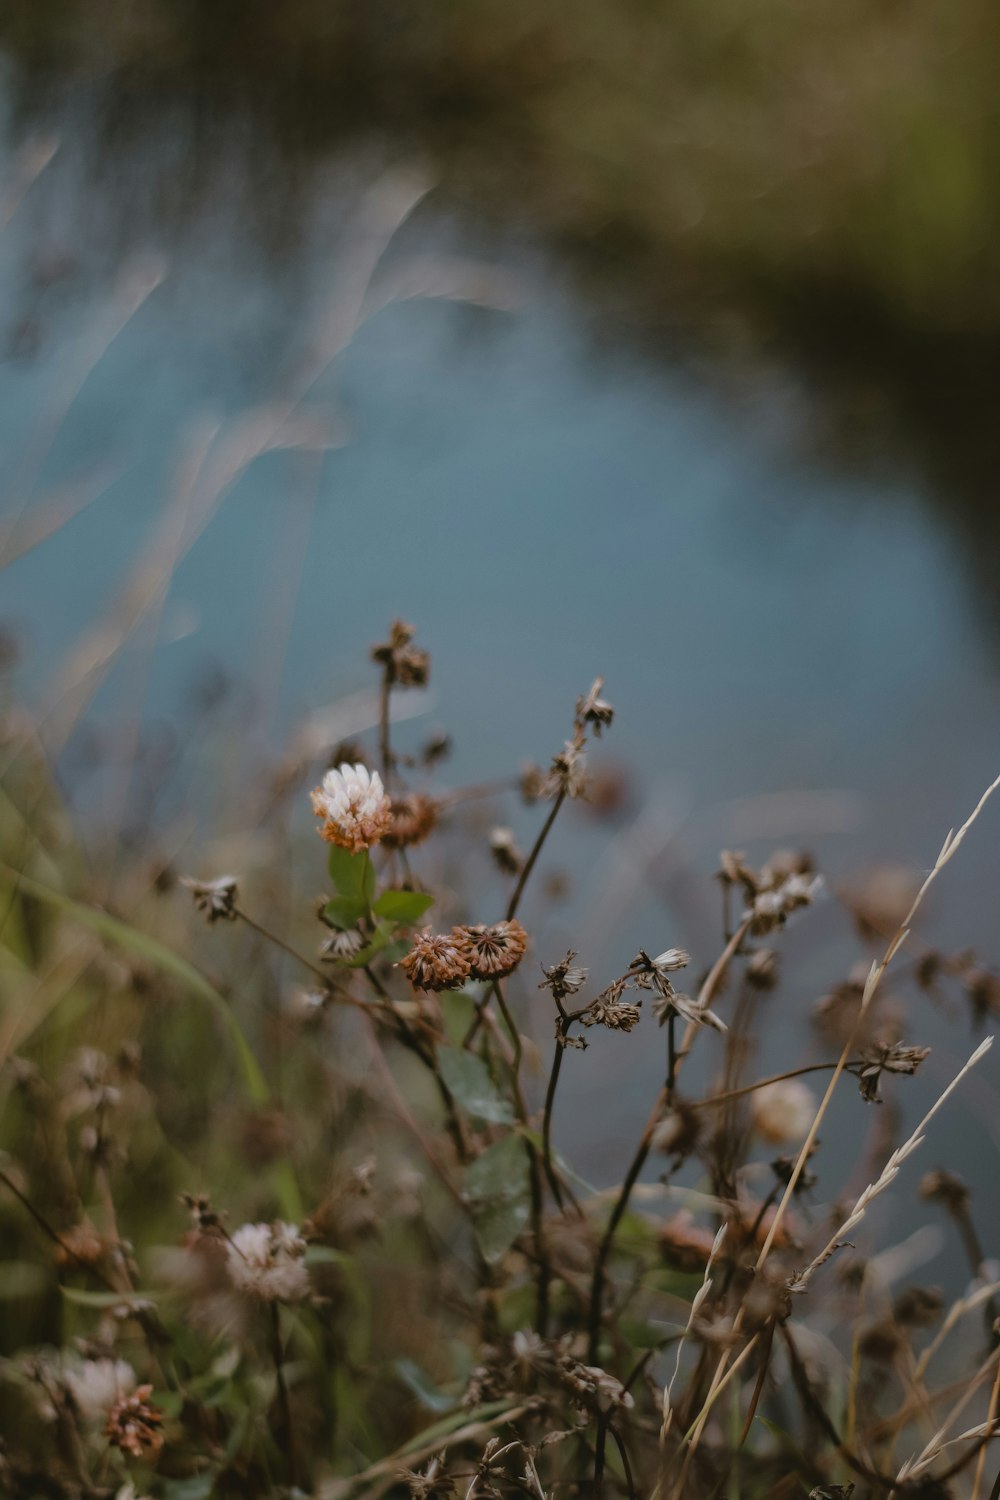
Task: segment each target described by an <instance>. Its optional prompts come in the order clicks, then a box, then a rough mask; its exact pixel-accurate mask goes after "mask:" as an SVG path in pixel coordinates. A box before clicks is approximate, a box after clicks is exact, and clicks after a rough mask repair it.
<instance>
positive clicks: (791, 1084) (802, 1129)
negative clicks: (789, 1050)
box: [750, 1078, 817, 1146]
mask: <svg viewBox="0 0 1000 1500" xmlns="http://www.w3.org/2000/svg"><path fill="white" fill-rule="evenodd" d="M816 1109H817V1102H816V1096H815V1095H814V1094H813V1091H812V1089H810V1088H807V1087H806V1085H805V1084H804V1083H802V1082H801V1081H800V1080H799V1079H798V1078H784V1079H781V1080H780V1081H779V1082H777V1083H768V1084H765V1085H764V1087H763V1088H760V1089H755V1090H754V1092H753V1094H752V1095H751V1103H750V1113H751V1115H752V1117H753V1123H754V1127H755V1129H756V1131H757V1134H758V1135H759V1136H760V1137H761V1138H762V1140H765V1141H767V1143H768V1145H771V1146H780V1145H782V1144H784V1143H785V1142H786V1141H801V1140H804V1139H805V1137H806V1136H807V1135H808V1133H809V1127H810V1125H811V1124H812V1122H813V1120H814V1119H815V1117H816Z"/></svg>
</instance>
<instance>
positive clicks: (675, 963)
mask: <svg viewBox="0 0 1000 1500" xmlns="http://www.w3.org/2000/svg"><path fill="white" fill-rule="evenodd" d="M689 962H690V958H689V956H688V954H686V953H685V952H684V949H683V948H667V949H666V950H665V952H663V953H661V954H659V955H658V957H656V958H650V956H649V954H648V953H647V952H646V950H645V949H644V948H640V949H639V952H638V953H637V954H636V956H635V958H633V960H632V962H631V964H630V965H629V973H630V975H631V977H632V982H633V984H635V985H637V986H638V987H639V989H643V990H648V989H654V990H656V991H657V998H656V999H655V1000H654V1001H653V1015H654V1016H655V1017H656V1019H657V1020H658V1021H659V1023H660V1025H661V1026H662V1025H663V1024H664V1022H665V1021H668V1020H669V1019H670V1017H671V1016H672V1015H678V1016H680V1017H681V1018H682V1019H683V1020H685V1021H688V1022H690V1023H691V1024H693V1025H695V1026H712V1027H714V1029H715V1030H716V1031H728V1030H729V1028H728V1026H727V1025H726V1023H725V1021H723V1020H720V1018H719V1017H718V1016H717V1015H716V1014H715V1012H714V1011H712V1010H709V1008H708V1006H707V1005H704V1004H701V1003H700V1002H699V1001H698V1000H692V998H691V996H690V995H681V994H678V992H677V991H676V990H675V989H674V987H673V985H672V984H671V982H670V975H671V974H672V973H674V972H675V971H676V970H677V969H682V968H683V967H684V966H685V965H686V964H687V963H689Z"/></svg>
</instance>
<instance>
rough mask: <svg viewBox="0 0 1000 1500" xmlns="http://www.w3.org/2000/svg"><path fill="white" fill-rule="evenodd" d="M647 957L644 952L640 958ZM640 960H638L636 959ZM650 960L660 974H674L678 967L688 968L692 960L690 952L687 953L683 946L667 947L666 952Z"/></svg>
mask: <svg viewBox="0 0 1000 1500" xmlns="http://www.w3.org/2000/svg"><path fill="white" fill-rule="evenodd" d="M643 957H645V955H644V954H642V955H640V958H643ZM636 961H637V962H638V960H636ZM650 962H651V963H652V965H653V968H654V969H655V970H656V972H657V973H658V974H673V973H674V972H675V971H676V970H677V969H686V968H687V966H688V964H689V963H690V962H691V955H690V953H685V951H684V949H683V948H667V949H666V951H665V952H663V953H660V954H658V955H657V957H656V958H654V959H651V960H650Z"/></svg>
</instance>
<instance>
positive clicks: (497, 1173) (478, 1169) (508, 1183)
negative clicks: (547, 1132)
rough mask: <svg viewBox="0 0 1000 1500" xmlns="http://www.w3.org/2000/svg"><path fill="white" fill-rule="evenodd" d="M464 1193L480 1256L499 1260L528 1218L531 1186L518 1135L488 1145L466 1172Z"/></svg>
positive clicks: (523, 1150)
mask: <svg viewBox="0 0 1000 1500" xmlns="http://www.w3.org/2000/svg"><path fill="white" fill-rule="evenodd" d="M465 1193H466V1197H467V1198H468V1200H469V1206H470V1208H471V1210H472V1220H473V1223H474V1224H475V1227H476V1234H477V1236H478V1238H479V1244H480V1247H481V1249H482V1252H483V1255H484V1256H485V1258H486V1259H487V1260H488V1261H491V1262H495V1261H498V1260H500V1259H501V1257H502V1256H504V1255H505V1254H506V1253H507V1251H508V1250H509V1249H510V1247H511V1245H512V1244H513V1243H514V1241H515V1240H516V1239H517V1237H518V1235H519V1234H520V1233H521V1231H522V1230H523V1229H524V1228H525V1226H526V1225H527V1223H528V1219H529V1217H530V1213H531V1208H530V1203H531V1185H530V1181H529V1177H528V1158H527V1155H526V1154H525V1149H524V1141H523V1140H522V1139H521V1137H520V1136H519V1135H517V1134H511V1135H508V1136H504V1138H503V1140H502V1141H497V1142H496V1144H495V1145H493V1146H488V1147H487V1149H486V1150H485V1151H484V1152H483V1154H482V1156H480V1157H477V1159H476V1160H475V1161H474V1162H472V1164H471V1165H470V1166H469V1167H468V1168H467V1169H466V1173H465Z"/></svg>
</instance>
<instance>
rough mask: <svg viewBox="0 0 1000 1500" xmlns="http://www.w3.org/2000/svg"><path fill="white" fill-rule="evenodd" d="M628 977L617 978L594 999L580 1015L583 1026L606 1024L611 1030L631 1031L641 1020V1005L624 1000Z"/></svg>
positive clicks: (628, 984) (628, 985) (628, 986)
mask: <svg viewBox="0 0 1000 1500" xmlns="http://www.w3.org/2000/svg"><path fill="white" fill-rule="evenodd" d="M630 987H631V986H630V981H629V980H628V978H625V977H623V978H621V979H616V980H615V981H614V982H613V983H612V984H609V985H608V987H607V989H606V990H602V991H601V993H600V994H599V995H598V996H597V999H596V1000H592V1001H591V1002H590V1005H589V1006H588V1007H587V1009H586V1011H585V1012H584V1013H583V1015H582V1016H581V1017H580V1024H581V1026H606V1027H607V1028H608V1030H609V1031H631V1030H632V1028H633V1027H634V1026H635V1025H636V1024H637V1023H638V1020H639V1006H638V1005H633V1004H631V1003H630V1002H628V1001H623V1000H622V995H623V994H624V993H625V991H626V990H627V989H629V988H630Z"/></svg>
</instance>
